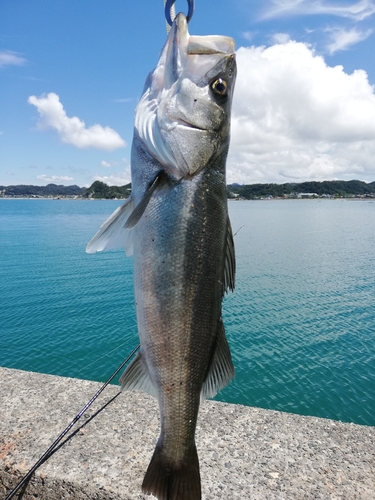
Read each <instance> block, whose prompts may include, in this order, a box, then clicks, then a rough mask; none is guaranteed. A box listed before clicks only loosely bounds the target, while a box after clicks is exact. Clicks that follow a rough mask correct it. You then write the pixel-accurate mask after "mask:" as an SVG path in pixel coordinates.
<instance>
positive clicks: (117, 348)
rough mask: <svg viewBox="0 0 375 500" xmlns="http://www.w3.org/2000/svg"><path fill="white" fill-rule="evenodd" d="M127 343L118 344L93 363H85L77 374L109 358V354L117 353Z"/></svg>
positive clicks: (126, 341)
mask: <svg viewBox="0 0 375 500" xmlns="http://www.w3.org/2000/svg"><path fill="white" fill-rule="evenodd" d="M128 342H129V341H128V340H125V342H123V343H122V344H119V345H118V346H117V347H115V348H114V349H112V350H111V351H108V352H106V353H105V354H103V356H100V358H97V359H94V360H93V361H90V363H87V365H85V366H83V367H82V368H81V369H80V370H79V371H78V372H77V373H81V372H83V370H86V368H88V367H89V366H91V365H93V364H94V363H97V362H98V361H100V360H101V359H103V358H106V357H107V356H109V355H110V354H112V352H114V351H118V350H119V349H120V348H121V347H123V346H124V345H125V344H127V343H128Z"/></svg>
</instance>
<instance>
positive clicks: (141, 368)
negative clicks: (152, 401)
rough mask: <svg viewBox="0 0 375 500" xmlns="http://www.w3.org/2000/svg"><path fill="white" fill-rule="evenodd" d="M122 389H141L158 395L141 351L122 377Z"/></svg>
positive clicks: (155, 395)
mask: <svg viewBox="0 0 375 500" xmlns="http://www.w3.org/2000/svg"><path fill="white" fill-rule="evenodd" d="M120 383H121V390H122V391H136V390H140V391H143V392H146V393H147V394H150V395H151V396H154V397H157V393H156V390H155V387H154V384H153V383H152V380H151V378H150V375H149V373H148V369H147V366H146V364H145V362H144V360H143V357H142V351H141V352H139V353H138V354H137V355H136V357H135V358H134V359H133V361H132V362H131V363H130V365H129V366H128V367H127V368H126V370H125V371H124V373H123V374H122V375H121V377H120Z"/></svg>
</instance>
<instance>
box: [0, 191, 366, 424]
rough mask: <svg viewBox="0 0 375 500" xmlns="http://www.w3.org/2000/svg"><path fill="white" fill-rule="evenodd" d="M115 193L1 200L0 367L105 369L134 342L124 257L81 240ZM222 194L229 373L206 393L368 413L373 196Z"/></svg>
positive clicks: (262, 403) (88, 372)
mask: <svg viewBox="0 0 375 500" xmlns="http://www.w3.org/2000/svg"><path fill="white" fill-rule="evenodd" d="M120 203H121V202H119V201H80V200H71V201H68V200H5V199H3V200H0V255H1V259H2V262H1V264H2V265H1V266H0V365H1V366H6V367H10V368H19V369H22V370H31V371H37V372H43V373H51V374H57V375H64V376H70V377H78V378H84V379H91V380H98V381H103V380H106V379H107V378H108V377H109V375H110V374H111V373H112V371H114V369H115V368H116V367H117V366H118V365H119V364H120V363H121V361H122V360H123V359H124V358H125V357H126V356H127V354H128V353H129V352H130V351H131V350H132V348H133V347H134V346H135V345H137V329H136V321H135V310H134V301H133V285H132V259H131V258H130V259H129V258H125V256H124V253H123V252H122V251H116V252H109V253H103V254H97V255H87V254H85V251H84V249H85V246H86V243H87V242H88V241H89V239H90V238H91V237H92V236H93V234H94V233H95V232H96V231H97V229H98V228H99V226H100V225H101V223H102V222H103V221H104V219H105V218H106V217H107V216H108V215H109V214H110V213H111V212H112V211H113V210H114V209H115V208H116V207H117V206H118V205H119V204H120ZM229 206H230V213H231V219H232V226H233V230H234V232H236V231H238V230H239V231H238V233H237V234H236V236H235V244H236V253H237V286H236V291H235V293H234V294H230V295H228V296H227V297H226V299H225V301H224V321H225V324H226V330H227V336H228V340H229V343H230V346H231V350H232V354H233V358H234V363H235V367H236V379H235V381H234V382H233V383H232V384H231V385H230V386H229V387H227V388H226V389H224V390H223V391H222V392H221V393H220V394H219V395H218V397H217V398H216V399H219V400H222V401H227V402H231V403H242V404H246V405H252V406H259V407H263V408H270V409H276V410H283V411H288V412H293V413H299V414H303V415H316V416H320V417H328V418H333V419H338V420H343V421H348V422H355V423H360V424H368V425H375V272H374V270H375V203H373V202H367V201H345V200H337V201H333V200H322V201H317V200H286V201H255V202H250V201H249V202H246V201H244V202H230V204H229ZM83 403H84V401H83Z"/></svg>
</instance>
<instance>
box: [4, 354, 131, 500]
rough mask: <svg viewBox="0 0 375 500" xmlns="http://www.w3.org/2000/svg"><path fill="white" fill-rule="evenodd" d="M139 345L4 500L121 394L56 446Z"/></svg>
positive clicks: (11, 496) (10, 496)
mask: <svg viewBox="0 0 375 500" xmlns="http://www.w3.org/2000/svg"><path fill="white" fill-rule="evenodd" d="M139 347H140V345H139V344H138V346H137V347H136V348H135V349H133V351H132V352H131V353H130V354H129V356H128V357H127V358H126V359H125V360H124V361H123V362H122V363H121V365H120V366H119V367H118V368H117V369H116V371H115V372H114V373H113V374H112V375H111V376H110V377H109V379H108V380H107V381H106V382H105V383H104V384H103V385H102V386H101V387H100V389H99V390H98V391H97V392H96V393H95V394H94V396H93V397H92V398H91V399H90V401H89V402H88V403H86V404H85V406H84V407H83V408H82V409H81V411H80V412H79V413H77V415H76V416H75V417H74V419H73V420H72V421H71V422H70V424H69V425H68V426H67V427H66V428H65V429H64V430H63V431H62V432H61V434H60V435H59V436H58V437H57V438H56V439H55V441H54V442H53V443H52V444H51V446H50V447H49V448H48V450H47V451H45V452H44V453H43V455H42V456H41V457H40V458H39V460H38V461H37V462H36V463H35V464H34V465H33V467H32V468H31V469H30V470H29V472H28V473H27V474H26V475H25V476H24V477H23V478H22V479H21V481H20V482H19V483H18V484H17V486H16V487H15V488H13V490H12V491H11V492H10V493H9V494H8V495H7V496H6V497H5V499H4V500H10V499H11V498H13V497H14V495H15V494H16V493H17V491H18V490H19V489H20V488H21V487H22V486H23V485H25V484H26V483H27V482H28V481H29V479H30V478H31V476H32V475H33V473H34V472H35V471H36V470H37V469H38V467H40V466H41V465H42V464H44V462H46V461H47V460H48V459H49V458H50V457H51V456H52V455H53V454H54V453H55V452H56V451H57V450H59V449H60V448H61V447H62V446H63V445H64V444H65V443H66V442H67V441H69V439H71V438H72V437H73V436H74V435H75V434H77V432H78V431H79V430H80V429H81V428H82V427H84V426H85V425H87V424H88V423H89V422H90V421H91V420H92V419H93V418H94V417H95V416H96V415H98V413H100V412H101V411H102V410H104V408H106V407H107V406H108V405H109V404H110V403H111V402H112V401H114V400H115V399H116V398H117V396H119V395H120V394H121V391H119V392H118V393H117V394H116V395H115V396H114V397H112V398H111V399H110V400H109V401H107V402H106V403H105V404H104V405H103V406H102V407H101V408H100V409H99V410H98V411H97V412H96V413H94V415H92V416H91V418H90V419H89V420H88V421H87V422H85V423H84V424H83V425H82V426H81V427H80V428H79V429H76V430H75V431H74V432H73V433H72V434H71V435H70V436H68V437H67V438H66V439H65V441H63V442H62V443H61V444H60V445H59V446H58V444H59V443H60V441H61V440H62V439H63V438H64V437H65V436H66V435H67V433H68V432H69V431H70V429H71V428H72V427H73V426H74V425H75V424H76V423H77V422H78V420H79V419H80V418H81V417H82V415H84V413H85V412H86V411H87V410H88V409H89V408H90V406H91V405H92V404H93V402H94V401H95V400H96V399H97V398H98V396H99V395H100V394H101V393H102V392H103V391H104V389H105V388H106V387H107V385H108V384H109V383H110V382H111V381H112V380H113V379H114V378H115V376H116V375H117V374H118V372H119V371H120V370H121V369H122V368H123V367H124V366H125V365H126V363H127V362H128V361H129V359H130V358H131V357H132V356H134V354H135V353H136V352H137V351H138V349H139Z"/></svg>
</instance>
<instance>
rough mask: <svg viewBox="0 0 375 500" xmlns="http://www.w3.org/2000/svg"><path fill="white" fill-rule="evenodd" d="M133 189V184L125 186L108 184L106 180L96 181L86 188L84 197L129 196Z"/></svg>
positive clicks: (108, 197)
mask: <svg viewBox="0 0 375 500" xmlns="http://www.w3.org/2000/svg"><path fill="white" fill-rule="evenodd" d="M130 191H131V184H126V185H125V186H107V184H105V183H104V182H100V181H95V182H93V183H92V184H91V186H90V187H89V188H87V189H85V190H84V192H83V193H82V196H83V197H84V198H105V199H114V198H128V197H129V195H130Z"/></svg>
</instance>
